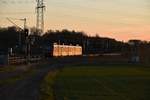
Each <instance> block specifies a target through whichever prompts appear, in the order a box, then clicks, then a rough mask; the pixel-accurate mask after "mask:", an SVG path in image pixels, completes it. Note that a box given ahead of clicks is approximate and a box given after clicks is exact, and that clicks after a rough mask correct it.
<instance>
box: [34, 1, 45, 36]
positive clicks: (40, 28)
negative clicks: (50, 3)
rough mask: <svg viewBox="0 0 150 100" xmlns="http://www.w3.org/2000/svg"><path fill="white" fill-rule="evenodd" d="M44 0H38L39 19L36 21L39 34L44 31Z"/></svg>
mask: <svg viewBox="0 0 150 100" xmlns="http://www.w3.org/2000/svg"><path fill="white" fill-rule="evenodd" d="M43 1H44V0H36V2H37V7H36V11H37V21H36V28H37V30H38V32H37V35H41V33H43V31H44V10H45V5H44V2H43Z"/></svg>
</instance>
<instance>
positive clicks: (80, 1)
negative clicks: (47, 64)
mask: <svg viewBox="0 0 150 100" xmlns="http://www.w3.org/2000/svg"><path fill="white" fill-rule="evenodd" d="M45 5H46V11H45V31H46V30H47V29H52V30H56V29H58V30H61V29H69V30H73V29H74V30H77V31H84V32H85V33H87V34H88V35H95V34H99V36H102V37H112V38H116V39H117V40H124V41H127V40H129V39H142V40H148V41H149V40H150V0H45ZM35 7H36V0H0V27H5V26H12V24H11V23H10V22H8V21H7V20H6V17H9V18H27V25H28V27H33V26H35V24H36V13H35ZM14 22H15V23H17V24H18V25H20V26H22V25H23V22H21V21H18V20H14Z"/></svg>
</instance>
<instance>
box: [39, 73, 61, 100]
mask: <svg viewBox="0 0 150 100" xmlns="http://www.w3.org/2000/svg"><path fill="white" fill-rule="evenodd" d="M58 72H59V71H58V70H56V71H53V72H49V73H48V74H47V75H46V76H45V78H44V81H43V82H42V84H41V87H40V100H54V94H53V93H54V91H53V85H54V81H55V78H56V76H57V74H58Z"/></svg>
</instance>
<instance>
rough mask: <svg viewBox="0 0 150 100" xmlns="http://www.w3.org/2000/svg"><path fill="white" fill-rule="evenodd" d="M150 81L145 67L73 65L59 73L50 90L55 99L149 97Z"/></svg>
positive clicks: (129, 99)
mask: <svg viewBox="0 0 150 100" xmlns="http://www.w3.org/2000/svg"><path fill="white" fill-rule="evenodd" d="M149 84H150V68H148V67H142V66H141V67H139V66H138V67H136V66H133V67H131V66H130V67H129V66H120V65H119V66H110V65H109V66H91V67H90V66H88V67H86V66H80V67H79V66H77V67H76V66H75V67H66V68H64V69H63V70H62V71H61V72H60V73H59V74H58V76H57V78H56V79H55V84H54V90H53V91H54V94H55V98H56V100H150V95H149V94H150V85H149ZM49 100H50V99H49ZM51 100H52V99H51Z"/></svg>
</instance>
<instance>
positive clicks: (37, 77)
mask: <svg viewBox="0 0 150 100" xmlns="http://www.w3.org/2000/svg"><path fill="white" fill-rule="evenodd" d="M55 66H56V65H55ZM55 66H54V65H49V66H48V67H44V68H37V69H36V71H35V73H34V74H32V75H29V76H27V77H25V78H23V79H21V80H18V81H16V82H15V83H13V84H9V85H5V86H2V87H0V100H38V97H39V90H40V84H41V81H42V80H43V78H44V76H45V75H46V74H47V73H48V72H49V71H52V70H53V69H54V68H56V67H55Z"/></svg>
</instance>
